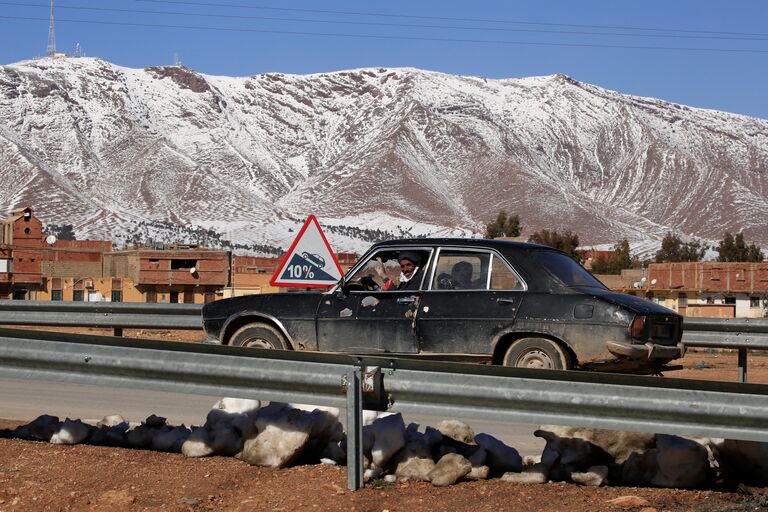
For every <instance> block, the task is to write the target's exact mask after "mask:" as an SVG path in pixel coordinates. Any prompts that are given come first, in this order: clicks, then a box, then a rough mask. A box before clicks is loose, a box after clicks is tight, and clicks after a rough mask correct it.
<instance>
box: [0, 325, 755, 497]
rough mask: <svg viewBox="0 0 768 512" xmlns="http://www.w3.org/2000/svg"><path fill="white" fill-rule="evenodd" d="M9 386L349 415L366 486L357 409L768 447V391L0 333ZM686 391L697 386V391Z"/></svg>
mask: <svg viewBox="0 0 768 512" xmlns="http://www.w3.org/2000/svg"><path fill="white" fill-rule="evenodd" d="M0 371H1V372H2V375H3V376H4V377H5V378H21V379H35V380H46V381H58V382H72V383H79V384H90V385H97V386H100V387H104V386H113V387H127V388H138V389H152V390H159V391H171V392H181V393H189V394H204V395H220V396H232V397H242V398H256V399H262V400H277V401H285V402H294V403H295V402H300V403H310V404H316V405H328V406H334V407H346V409H347V436H348V451H347V457H348V459H347V462H348V486H349V488H350V489H358V488H360V487H361V486H362V473H363V466H362V423H361V417H362V409H363V404H364V396H365V395H367V394H372V395H373V396H371V397H370V399H369V400H365V402H366V403H371V404H373V406H388V407H389V408H390V409H392V410H395V411H398V412H403V413H406V414H407V413H414V412H418V413H423V414H433V415H442V416H446V417H468V418H479V417H484V418H487V419H491V420H496V421H518V422H526V423H550V424H559V425H574V426H587V427H595V428H609V429H622V430H632V431H643V432H658V433H669V434H682V435H700V436H713V437H726V438H731V439H744V440H753V441H764V442H765V441H768V429H766V425H768V386H765V385H756V384H738V383H724V382H704V381H684V380H680V379H659V378H655V377H638V376H625V375H613V374H595V373H585V372H560V371H551V370H529V369H521V368H506V367H487V366H482V365H469V364H456V363H436V362H428V361H409V360H399V359H388V358H380V357H370V358H369V357H364V358H359V357H355V356H345V355H331V354H318V353H307V352H289V351H277V350H252V349H247V348H241V347H228V346H217V345H198V344H191V343H174V344H169V343H163V342H160V341H154V340H141V339H128V338H104V337H98V336H85V335H79V334H78V335H75V334H66V333H46V332H32V331H23V330H10V329H0ZM692 382H695V385H694V386H692Z"/></svg>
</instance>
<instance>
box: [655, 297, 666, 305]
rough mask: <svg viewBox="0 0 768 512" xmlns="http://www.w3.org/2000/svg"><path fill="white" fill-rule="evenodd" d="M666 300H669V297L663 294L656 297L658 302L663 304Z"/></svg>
mask: <svg viewBox="0 0 768 512" xmlns="http://www.w3.org/2000/svg"><path fill="white" fill-rule="evenodd" d="M666 301H667V298H666V297H665V296H663V295H659V296H658V297H656V303H658V304H661V305H662V306H663V305H664V303H665V302H666Z"/></svg>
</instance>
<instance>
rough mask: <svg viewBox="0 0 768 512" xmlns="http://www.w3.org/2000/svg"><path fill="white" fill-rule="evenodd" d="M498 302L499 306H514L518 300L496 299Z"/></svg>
mask: <svg viewBox="0 0 768 512" xmlns="http://www.w3.org/2000/svg"><path fill="white" fill-rule="evenodd" d="M496 302H498V303H499V304H514V303H515V302H517V300H515V299H505V298H503V297H502V298H500V299H496Z"/></svg>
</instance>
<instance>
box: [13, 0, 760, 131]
mask: <svg viewBox="0 0 768 512" xmlns="http://www.w3.org/2000/svg"><path fill="white" fill-rule="evenodd" d="M48 4H49V3H48V2H47V1H46V0H17V1H15V2H10V1H0V64H8V63H13V62H17V61H19V60H24V59H28V58H31V57H35V56H40V55H44V54H45V50H46V45H47V35H48V11H49V8H48ZM75 7H79V9H76V8H75ZM84 8H85V9H84ZM97 9H117V10H119V11H109V10H97ZM139 11H145V12H139ZM147 11H152V12H147ZM318 11H323V12H318ZM330 11H336V12H330ZM158 12H164V13H169V14H159V13H158ZM191 14H199V15H204V16H192V15H191ZM374 14H376V15H374ZM14 18H36V19H14ZM56 18H57V23H56V42H57V49H58V50H59V51H63V52H66V53H72V52H74V48H75V44H76V43H78V42H79V43H80V44H81V47H82V49H83V51H84V52H85V53H86V55H88V56H98V57H101V58H103V59H106V60H109V61H111V62H114V63H116V64H120V65H123V66H128V67H137V68H140V67H145V66H150V65H158V64H172V63H173V60H174V53H177V54H178V55H179V58H180V59H181V61H182V63H184V64H185V65H187V66H189V67H191V68H193V69H195V70H197V71H200V72H203V73H209V74H218V75H231V76H247V75H253V74H257V73H263V72H284V73H300V74H303V73H314V72H324V71H335V70H341V69H350V68H358V67H400V66H411V67H417V68H423V69H430V70H436V71H443V72H446V73H455V74H467V75H480V76H486V77H488V78H513V77H524V76H534V75H548V74H552V73H564V74H567V75H569V76H572V77H573V78H575V79H577V80H580V81H584V82H588V83H592V84H595V85H598V86H601V87H605V88H609V89H613V90H617V91H619V92H622V93H627V94H637V95H642V96H651V97H656V98H661V99H664V100H668V101H674V102H678V103H683V104H686V105H690V106H694V107H703V108H714V109H718V110H724V111H729V112H736V113H740V114H746V115H751V116H755V117H760V118H763V119H768V93H766V91H767V90H768V87H767V86H766V84H768V1H765V0H729V1H725V0H719V1H713V0H697V1H694V0H663V1H662V0H644V1H643V2H631V1H624V0H580V1H574V0H521V1H512V0H496V1H491V0H474V1H471V2H470V1H458V0H423V1H413V0H411V1H405V0H388V1H387V2H361V1H352V0H327V1H323V2H320V1H317V0H314V1H312V0H283V1H278V0H259V1H252V0H189V1H183V0H177V1H160V0H121V1H118V0H100V1H94V0H57V1H56ZM267 18H271V19H267ZM73 20H80V21H91V22H92V23H82V22H76V21H73ZM470 20H474V21H470ZM147 25H159V26H155V27H152V26H147ZM172 25H175V26H186V27H217V28H220V29H223V30H208V29H189V28H173V27H171V26H172ZM409 25H410V26H409ZM414 25H417V26H414ZM438 26H440V27H442V28H438ZM606 27H613V28H606ZM641 29H642V30H641ZM288 32H292V34H289V33H288ZM575 32H578V33H575ZM606 33H611V34H612V35H604V34H606ZM322 34H325V35H322ZM328 34H335V35H328ZM340 34H341V35H340ZM352 35H363V36H369V37H351V36H352ZM662 36H670V37H662ZM470 41H504V42H503V43H500V42H496V43H481V42H470ZM524 42H525V43H538V44H516V43H524ZM513 43H515V44H513ZM600 45H603V46H607V47H600ZM631 47H635V48H631ZM637 47H657V48H689V49H691V48H693V49H696V50H661V49H648V48H637ZM712 49H728V50H739V51H730V52H723V51H712ZM745 50H746V51H745Z"/></svg>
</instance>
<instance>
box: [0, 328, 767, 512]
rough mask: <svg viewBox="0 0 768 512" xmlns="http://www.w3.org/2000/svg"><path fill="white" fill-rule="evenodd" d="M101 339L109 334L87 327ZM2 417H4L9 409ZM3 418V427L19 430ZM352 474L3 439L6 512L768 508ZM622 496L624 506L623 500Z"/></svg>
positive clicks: (684, 374) (722, 367) (755, 358)
mask: <svg viewBox="0 0 768 512" xmlns="http://www.w3.org/2000/svg"><path fill="white" fill-rule="evenodd" d="M88 332H89V333H93V334H106V333H107V332H106V331H98V330H88ZM124 334H125V335H126V336H136V337H146V338H159V339H169V340H174V341H199V339H196V336H197V335H198V333H197V332H185V331H175V332H170V331H161V330H147V329H142V330H126V331H125V333H124ZM749 361H750V366H749V370H748V375H749V381H750V382H755V383H764V384H765V383H768V356H766V355H752V354H750V357H749ZM682 364H683V365H684V369H683V370H680V371H675V372H669V373H668V374H667V375H668V376H669V377H681V378H692V379H705V380H723V381H736V377H737V370H736V368H737V367H736V354H735V353H732V352H713V351H700V352H698V351H697V352H689V353H688V354H687V355H686V357H685V358H684V359H683V360H682ZM0 416H2V412H1V411H0ZM18 423H19V422H18V421H14V420H12V419H5V420H0V429H2V428H10V427H13V426H16V425H17V424H18ZM346 478H347V474H346V468H345V467H337V466H298V467H294V468H290V469H284V470H274V469H267V468H259V467H252V466H249V465H247V464H245V463H243V462H241V461H239V460H237V459H234V458H229V457H210V458H202V459H188V458H186V457H184V456H182V455H179V454H167V453H158V452H151V451H144V450H130V449H120V448H104V447H96V446H85V445H78V446H56V445H51V444H48V443H41V442H31V441H19V440H15V439H0V512H4V511H15V510H24V511H26V510H40V511H43V510H45V511H48V510H75V511H76V510H94V511H113V510H114V511H120V510H129V511H132V510H174V511H175V510H185V511H187V510H188V511H195V510H227V511H229V510H232V511H239V510H243V511H245V510H274V511H294V510H355V511H372V512H374V511H375V512H383V511H408V512H427V511H429V512H432V511H435V510H456V511H462V510H467V511H472V512H480V511H497V510H520V511H567V512H587V511H595V510H617V511H618V510H631V511H644V512H652V511H654V510H655V511H659V512H661V511H721V510H722V511H752V510H768V489H753V488H745V487H741V488H738V489H733V488H722V489H718V490H680V489H652V488H633V487H601V488H593V487H582V486H578V485H574V484H562V483H549V484H544V485H523V484H511V483H507V482H503V481H501V480H488V481H481V482H466V483H460V484H457V485H454V486H451V487H447V488H438V487H434V486H432V485H431V484H428V483H398V484H394V485H390V484H379V483H374V484H373V485H371V484H369V485H367V486H366V487H365V488H364V489H362V490H360V491H354V492H352V491H348V490H347V488H346ZM617 499H618V502H617V501H615V500H617Z"/></svg>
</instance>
